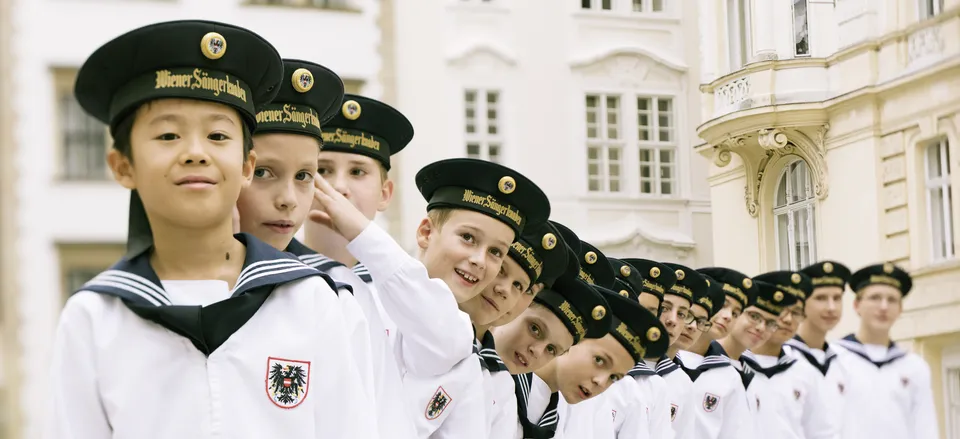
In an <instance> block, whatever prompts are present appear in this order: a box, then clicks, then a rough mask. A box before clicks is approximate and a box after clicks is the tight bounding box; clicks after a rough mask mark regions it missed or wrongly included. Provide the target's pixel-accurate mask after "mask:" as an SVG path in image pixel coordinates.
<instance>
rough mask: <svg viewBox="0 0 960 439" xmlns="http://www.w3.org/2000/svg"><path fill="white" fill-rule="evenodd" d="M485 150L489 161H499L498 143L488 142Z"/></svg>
mask: <svg viewBox="0 0 960 439" xmlns="http://www.w3.org/2000/svg"><path fill="white" fill-rule="evenodd" d="M487 152H488V154H489V155H490V161H491V162H494V163H500V145H498V144H496V143H492V144H490V146H488V147H487Z"/></svg>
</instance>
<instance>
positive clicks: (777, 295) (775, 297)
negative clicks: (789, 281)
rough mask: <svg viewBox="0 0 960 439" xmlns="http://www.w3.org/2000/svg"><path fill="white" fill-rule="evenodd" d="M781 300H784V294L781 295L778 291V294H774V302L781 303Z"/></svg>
mask: <svg viewBox="0 0 960 439" xmlns="http://www.w3.org/2000/svg"><path fill="white" fill-rule="evenodd" d="M781 300H783V293H781V292H779V291H777V292H776V293H773V301H774V302H779V301H781Z"/></svg>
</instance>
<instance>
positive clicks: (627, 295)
mask: <svg viewBox="0 0 960 439" xmlns="http://www.w3.org/2000/svg"><path fill="white" fill-rule="evenodd" d="M620 295H621V296H623V297H630V292H629V291H627V290H620Z"/></svg>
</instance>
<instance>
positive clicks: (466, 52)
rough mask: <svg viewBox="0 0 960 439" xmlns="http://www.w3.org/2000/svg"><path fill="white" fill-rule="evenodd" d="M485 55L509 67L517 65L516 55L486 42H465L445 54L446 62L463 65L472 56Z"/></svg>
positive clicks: (479, 56)
mask: <svg viewBox="0 0 960 439" xmlns="http://www.w3.org/2000/svg"><path fill="white" fill-rule="evenodd" d="M485 55H486V56H489V57H492V58H494V59H496V60H498V61H500V62H501V63H503V64H504V65H506V66H509V67H514V66H516V65H517V57H516V56H514V55H513V54H512V53H510V51H508V50H506V49H504V48H501V47H497V45H495V44H492V43H486V42H480V43H472V44H467V45H466V46H464V47H463V48H461V49H460V50H456V51H454V52H453V53H451V54H450V55H447V64H450V65H464V64H467V63H469V62H470V60H471V59H472V58H481V57H483V56H485Z"/></svg>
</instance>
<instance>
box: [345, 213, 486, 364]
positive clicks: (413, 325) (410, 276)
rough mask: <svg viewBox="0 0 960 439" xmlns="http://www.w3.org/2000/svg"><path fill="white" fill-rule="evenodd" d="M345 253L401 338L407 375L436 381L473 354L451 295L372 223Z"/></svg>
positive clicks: (470, 338) (464, 321) (469, 330)
mask: <svg viewBox="0 0 960 439" xmlns="http://www.w3.org/2000/svg"><path fill="white" fill-rule="evenodd" d="M347 250H348V251H350V253H351V254H353V255H354V257H356V258H357V259H358V260H359V261H360V262H362V263H363V264H364V265H365V266H366V267H367V269H369V270H370V274H371V276H372V277H373V281H374V283H375V285H376V287H377V293H378V297H379V299H380V302H381V303H382V305H383V309H384V310H385V311H386V312H387V314H388V315H389V317H390V319H391V320H392V321H393V322H394V324H396V325H397V330H398V331H399V333H400V334H402V337H399V338H398V340H399V342H400V343H402V344H403V345H402V347H401V349H399V352H401V353H402V356H403V358H402V359H403V362H404V364H403V365H404V367H405V368H406V370H407V371H408V372H409V373H413V374H415V375H420V376H436V375H440V374H443V373H445V372H447V371H449V370H450V369H451V368H453V367H454V366H455V365H456V364H457V363H458V362H459V361H460V360H463V359H464V358H466V357H468V356H469V355H470V354H471V353H472V350H471V348H472V346H473V339H474V334H473V327H472V326H471V325H470V322H469V320H468V319H464V318H463V317H462V315H463V313H462V312H461V311H460V308H459V307H458V306H457V301H456V298H455V297H454V296H453V292H452V291H450V288H449V287H448V286H447V284H446V283H444V282H443V281H441V280H439V279H430V277H429V275H428V274H427V269H426V267H424V266H423V264H422V263H420V261H418V260H416V259H414V258H412V257H410V255H408V254H407V253H406V252H405V251H403V249H402V248H401V247H400V245H398V244H397V243H396V242H395V241H394V240H393V238H391V237H390V235H388V234H387V233H386V232H385V231H383V229H381V228H380V227H379V226H377V225H376V224H374V223H372V222H371V223H370V225H369V226H367V228H366V229H364V230H363V232H361V233H360V235H358V236H357V237H356V238H355V239H354V240H353V241H351V242H350V243H349V244H347Z"/></svg>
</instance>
